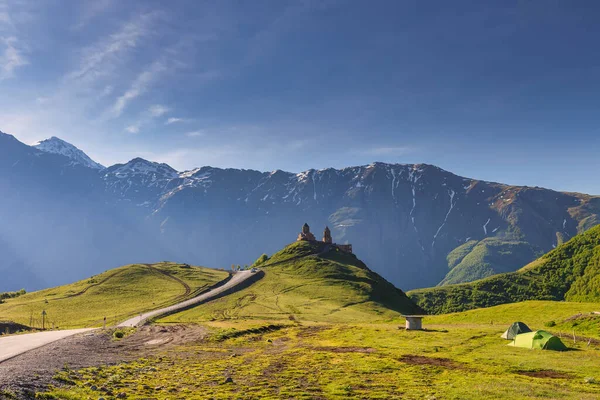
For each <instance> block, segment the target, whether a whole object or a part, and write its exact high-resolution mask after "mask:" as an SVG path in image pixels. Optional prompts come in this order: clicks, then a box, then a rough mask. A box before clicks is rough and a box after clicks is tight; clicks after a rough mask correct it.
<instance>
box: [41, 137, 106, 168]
mask: <svg viewBox="0 0 600 400" xmlns="http://www.w3.org/2000/svg"><path fill="white" fill-rule="evenodd" d="M32 147H35V148H36V149H38V150H40V151H43V152H45V153H52V154H60V155H62V156H65V157H68V158H69V159H70V160H71V161H73V162H74V163H75V164H80V165H83V166H85V167H88V168H93V169H97V170H103V169H104V166H103V165H101V164H99V163H97V162H96V161H94V160H92V159H91V158H90V157H89V156H88V155H87V154H85V153H84V152H83V151H81V150H79V149H78V148H77V147H75V146H73V145H72V144H71V143H68V142H65V141H64V140H62V139H59V138H57V137H56V136H52V137H51V138H50V139H46V140H42V141H41V142H37V143H35V144H34V145H33V146H32Z"/></svg>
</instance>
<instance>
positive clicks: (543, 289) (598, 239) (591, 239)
mask: <svg viewBox="0 0 600 400" xmlns="http://www.w3.org/2000/svg"><path fill="white" fill-rule="evenodd" d="M409 296H410V298H411V299H412V300H413V301H414V302H416V303H417V304H418V305H419V306H421V307H423V309H425V310H426V311H428V312H430V313H434V314H440V313H448V312H456V311H464V310H469V309H474V308H480V307H490V306H494V305H498V304H504V303H512V302H518V301H525V300H567V301H578V302H599V301H600V226H596V227H594V228H592V229H590V230H588V231H587V232H585V233H582V234H580V235H577V236H575V237H574V238H573V239H571V240H569V241H568V242H567V243H565V244H563V245H561V246H558V247H557V248H556V249H555V250H553V251H551V252H549V253H548V254H546V255H544V256H543V257H541V258H540V259H538V260H536V261H534V262H532V263H531V264H529V265H527V266H525V267H523V268H522V269H520V270H519V271H517V272H512V273H506V274H500V275H495V276H492V277H489V278H486V279H482V280H478V281H475V282H471V283H467V284H460V285H449V286H445V287H437V288H431V289H421V290H414V291H411V292H409Z"/></svg>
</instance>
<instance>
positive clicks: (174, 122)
mask: <svg viewBox="0 0 600 400" xmlns="http://www.w3.org/2000/svg"><path fill="white" fill-rule="evenodd" d="M188 121H189V119H185V118H175V117H171V118H169V119H167V120H166V121H165V125H171V124H176V123H179V122H188Z"/></svg>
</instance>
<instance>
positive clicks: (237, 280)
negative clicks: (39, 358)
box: [0, 271, 263, 363]
mask: <svg viewBox="0 0 600 400" xmlns="http://www.w3.org/2000/svg"><path fill="white" fill-rule="evenodd" d="M262 273H263V272H257V273H253V272H251V271H238V272H236V273H235V274H234V275H233V276H232V277H231V279H229V280H228V281H227V282H225V283H224V284H222V285H220V286H217V287H215V288H214V289H211V290H209V291H208V292H206V293H203V294H201V295H199V296H196V297H194V298H191V299H189V300H186V301H183V302H181V303H177V304H175V305H172V306H169V307H165V308H161V309H158V310H154V311H149V312H146V313H143V314H140V315H138V316H135V317H133V318H130V319H128V320H127V321H123V322H122V323H120V324H119V325H118V326H119V327H135V326H140V325H143V324H144V323H146V322H147V321H148V320H150V319H151V318H154V317H158V316H162V315H166V314H171V313H174V312H177V311H181V310H184V309H186V308H190V307H193V306H196V305H199V304H201V303H204V302H206V301H209V300H212V299H214V298H217V297H220V296H221V295H223V294H224V293H225V292H227V291H228V290H232V289H235V288H236V287H237V286H239V285H241V284H242V283H243V282H245V281H246V280H248V279H250V278H252V277H255V276H257V274H262ZM95 329H98V328H84V329H69V330H64V331H48V332H38V333H27V334H23V335H12V336H6V337H0V363H1V362H3V361H6V360H8V359H11V358H13V357H16V356H18V355H20V354H23V353H25V352H27V351H29V350H33V349H37V348H39V347H42V346H45V345H47V344H50V343H53V342H56V341H58V340H61V339H64V338H67V337H69V336H73V335H77V334H79V333H85V332H89V331H93V330H95Z"/></svg>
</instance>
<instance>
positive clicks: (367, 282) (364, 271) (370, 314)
mask: <svg viewBox="0 0 600 400" xmlns="http://www.w3.org/2000/svg"><path fill="white" fill-rule="evenodd" d="M260 268H261V269H262V270H263V271H264V272H265V275H264V277H263V278H262V279H261V280H259V281H258V282H256V283H254V284H253V285H252V286H250V287H248V288H246V289H244V290H242V291H240V292H237V293H235V294H232V295H229V296H226V297H224V298H221V299H219V300H215V301H212V302H209V303H207V304H203V305H200V306H198V307H195V308H193V309H190V310H187V311H184V312H181V313H178V314H174V315H171V316H168V317H166V318H164V319H163V320H161V322H174V323H180V322H199V321H209V320H216V319H218V320H222V319H243V318H246V319H286V320H287V319H288V318H293V319H300V320H309V321H328V322H352V321H372V320H386V319H391V318H395V317H397V316H398V315H399V314H401V313H414V312H419V311H420V310H419V308H418V307H416V306H415V305H414V304H413V303H412V302H411V301H410V300H409V299H408V297H406V295H405V294H404V293H403V292H402V291H401V290H399V289H397V288H396V287H394V286H393V285H392V284H391V283H389V282H387V281H386V280H385V279H383V278H382V277H381V276H379V275H377V274H376V273H374V272H372V271H371V270H369V269H368V268H367V266H366V265H365V264H364V263H363V262H362V261H360V260H358V259H357V258H356V256H354V255H352V254H346V253H343V252H341V251H339V250H337V248H335V247H331V246H327V245H325V244H324V243H308V242H297V243H293V244H291V245H289V246H287V247H286V248H285V249H283V250H282V251H280V252H278V253H276V254H274V255H273V256H272V257H271V258H270V259H269V260H267V261H266V262H264V263H263V264H261V265H260Z"/></svg>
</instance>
